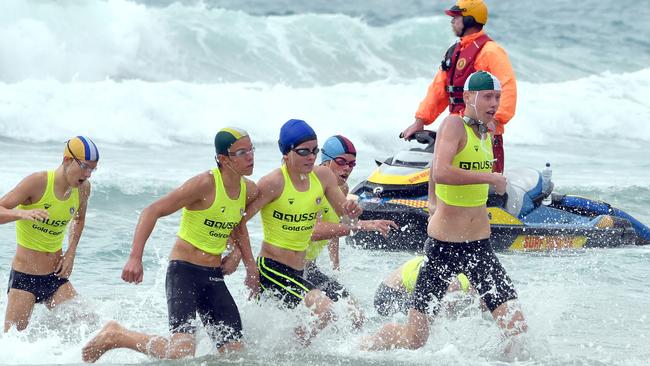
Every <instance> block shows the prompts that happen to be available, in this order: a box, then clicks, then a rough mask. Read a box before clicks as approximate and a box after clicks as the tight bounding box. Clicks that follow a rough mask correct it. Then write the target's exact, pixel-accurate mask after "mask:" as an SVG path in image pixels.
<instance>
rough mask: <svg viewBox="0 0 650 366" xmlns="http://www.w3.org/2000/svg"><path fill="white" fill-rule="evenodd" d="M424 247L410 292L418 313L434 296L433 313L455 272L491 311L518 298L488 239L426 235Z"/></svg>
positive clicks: (426, 306)
mask: <svg viewBox="0 0 650 366" xmlns="http://www.w3.org/2000/svg"><path fill="white" fill-rule="evenodd" d="M424 248H425V254H426V257H425V258H424V263H423V265H422V269H421V270H420V274H419V275H418V279H417V282H416V283H415V291H414V292H413V308H415V309H416V310H418V311H419V312H421V313H426V312H427V311H428V309H429V303H430V302H431V301H432V300H433V299H434V298H435V299H436V300H437V301H436V303H435V306H434V308H433V310H432V313H433V314H435V313H436V312H437V311H438V309H439V307H440V300H442V298H443V296H444V295H445V293H446V292H447V287H448V286H449V282H450V281H451V280H452V279H453V277H455V276H457V275H458V273H464V274H465V275H466V276H467V278H469V282H470V283H471V284H472V285H473V286H474V288H475V289H476V291H477V292H478V294H479V296H480V297H481V298H482V299H483V301H484V302H485V305H486V306H487V308H488V309H489V310H490V312H493V311H494V310H495V309H496V308H498V307H499V306H500V305H501V304H503V303H505V302H507V301H510V300H514V299H516V298H517V292H516V291H515V288H514V286H513V284H512V280H510V277H508V274H507V273H506V270H505V269H504V268H503V266H502V265H501V263H500V262H499V259H498V258H497V256H496V255H495V254H494V251H493V250H492V246H491V245H490V239H483V240H477V241H472V242H467V243H450V242H444V241H440V240H436V239H432V238H429V239H428V240H427V242H426V243H425V246H424Z"/></svg>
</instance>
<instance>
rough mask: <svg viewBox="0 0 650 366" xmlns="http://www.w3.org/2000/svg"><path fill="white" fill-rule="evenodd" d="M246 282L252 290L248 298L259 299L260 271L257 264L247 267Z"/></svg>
mask: <svg viewBox="0 0 650 366" xmlns="http://www.w3.org/2000/svg"><path fill="white" fill-rule="evenodd" d="M244 284H245V285H246V287H248V289H249V290H250V293H249V295H248V299H249V300H251V299H257V296H258V295H259V294H260V272H259V270H258V269H257V266H255V267H253V266H251V268H246V279H244Z"/></svg>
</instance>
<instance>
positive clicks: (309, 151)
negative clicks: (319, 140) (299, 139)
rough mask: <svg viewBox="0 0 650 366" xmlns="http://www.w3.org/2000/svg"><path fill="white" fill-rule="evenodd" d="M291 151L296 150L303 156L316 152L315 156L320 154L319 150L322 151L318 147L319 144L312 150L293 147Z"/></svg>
mask: <svg viewBox="0 0 650 366" xmlns="http://www.w3.org/2000/svg"><path fill="white" fill-rule="evenodd" d="M291 151H293V152H295V153H296V154H298V155H300V156H302V157H306V156H309V154H314V156H316V155H318V152H319V151H320V149H319V148H318V146H316V147H315V148H313V149H311V150H310V149H307V148H304V147H303V148H301V149H291Z"/></svg>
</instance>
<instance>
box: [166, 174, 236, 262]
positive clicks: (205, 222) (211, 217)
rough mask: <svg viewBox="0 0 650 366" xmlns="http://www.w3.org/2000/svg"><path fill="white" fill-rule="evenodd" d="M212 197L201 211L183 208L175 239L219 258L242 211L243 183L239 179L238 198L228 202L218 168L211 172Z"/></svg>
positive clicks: (228, 198)
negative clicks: (210, 202) (213, 191)
mask: <svg viewBox="0 0 650 366" xmlns="http://www.w3.org/2000/svg"><path fill="white" fill-rule="evenodd" d="M212 175H213V176H214V186H215V194H214V201H213V202H212V205H211V206H210V207H208V208H206V209H205V210H188V209H187V208H185V207H183V214H182V216H181V225H180V228H179V229H178V234H177V235H178V237H179V238H181V239H183V240H185V241H186V242H188V243H190V244H192V245H193V246H194V247H196V248H197V249H200V250H202V251H204V252H206V253H210V254H214V255H220V254H221V253H223V252H224V251H225V250H226V245H227V243H228V237H229V236H230V233H231V232H232V230H233V229H234V228H235V226H237V224H239V222H240V221H241V219H242V217H243V216H244V212H245V210H246V182H245V181H244V178H241V179H240V183H239V184H240V188H239V197H238V198H236V199H230V197H228V194H227V193H226V189H225V188H224V186H223V180H222V179H221V172H220V171H219V168H214V169H212Z"/></svg>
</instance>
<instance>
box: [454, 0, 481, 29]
mask: <svg viewBox="0 0 650 366" xmlns="http://www.w3.org/2000/svg"><path fill="white" fill-rule="evenodd" d="M445 14H447V15H449V16H452V17H454V16H458V15H462V16H463V17H472V18H474V21H476V23H479V24H483V25H485V24H487V20H488V9H487V6H485V3H484V2H483V0H458V1H457V2H456V5H454V6H452V7H451V8H450V9H449V10H445Z"/></svg>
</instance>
